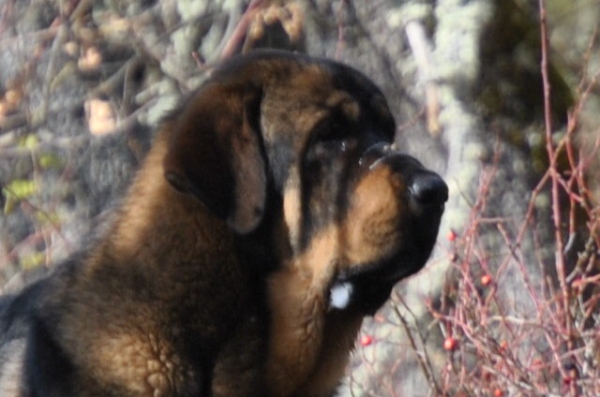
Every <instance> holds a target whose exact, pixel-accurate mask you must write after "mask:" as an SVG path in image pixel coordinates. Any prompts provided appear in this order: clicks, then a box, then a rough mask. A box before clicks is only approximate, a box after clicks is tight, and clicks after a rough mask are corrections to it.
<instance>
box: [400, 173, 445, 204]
mask: <svg viewBox="0 0 600 397" xmlns="http://www.w3.org/2000/svg"><path fill="white" fill-rule="evenodd" d="M409 190H410V193H411V195H412V197H413V198H414V199H415V200H416V201H417V202H418V203H419V204H422V205H441V204H444V203H445V202H446V201H447V200H448V186H447V185H446V183H445V182H444V180H443V179H442V178H441V177H440V176H438V175H437V174H434V173H433V172H424V173H419V174H417V175H415V177H414V179H413V180H412V183H411V185H410V187H409Z"/></svg>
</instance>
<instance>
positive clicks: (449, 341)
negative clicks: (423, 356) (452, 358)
mask: <svg viewBox="0 0 600 397" xmlns="http://www.w3.org/2000/svg"><path fill="white" fill-rule="evenodd" d="M457 346H458V341H457V340H456V339H454V338H453V337H451V336H449V337H447V338H446V340H444V349H445V350H447V351H449V352H451V351H454V350H455V349H456V347H457Z"/></svg>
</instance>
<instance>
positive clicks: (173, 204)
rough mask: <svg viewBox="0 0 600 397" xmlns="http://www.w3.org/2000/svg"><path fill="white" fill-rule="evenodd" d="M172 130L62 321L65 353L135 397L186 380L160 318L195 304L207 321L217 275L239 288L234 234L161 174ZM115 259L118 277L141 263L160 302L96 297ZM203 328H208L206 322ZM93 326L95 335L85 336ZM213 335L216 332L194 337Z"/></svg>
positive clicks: (128, 294)
mask: <svg viewBox="0 0 600 397" xmlns="http://www.w3.org/2000/svg"><path fill="white" fill-rule="evenodd" d="M169 133H170V131H169V126H168V125H167V126H166V127H165V129H164V130H163V131H162V132H161V133H160V134H159V135H158V137H157V139H156V142H155V143H154V146H153V148H152V150H151V152H150V153H149V154H148V157H147V159H146V161H145V163H144V166H143V167H142V169H141V170H140V172H139V174H138V177H137V179H136V181H135V183H134V185H133V186H132V189H131V191H130V193H129V195H128V199H127V201H126V203H125V205H124V207H123V209H122V213H121V215H120V217H119V219H118V220H117V222H116V223H115V225H114V227H113V230H112V231H111V232H110V233H109V234H108V236H109V237H108V239H107V240H105V241H104V242H103V243H102V244H101V245H100V246H99V247H98V248H97V249H96V250H94V251H93V252H92V254H91V258H90V260H89V261H88V264H87V266H86V267H85V270H86V273H85V276H86V277H85V278H82V279H79V280H78V281H77V284H76V285H75V286H74V290H73V292H72V294H73V297H74V298H73V302H72V305H71V311H70V312H68V313H67V314H66V317H65V321H64V323H63V324H62V338H63V340H64V346H65V347H67V348H68V349H70V351H69V353H70V354H71V355H72V356H73V357H74V358H75V360H76V364H77V365H79V366H81V367H83V368H86V369H87V370H88V371H89V373H90V374H92V376H93V377H94V378H95V379H97V380H100V381H102V380H106V381H111V382H115V381H117V382H118V383H120V384H122V385H126V387H127V390H128V391H129V392H132V393H138V394H137V395H147V396H163V395H172V394H173V393H176V392H177V389H178V387H179V386H178V385H180V384H182V383H183V382H185V381H190V379H188V373H189V372H190V368H188V367H187V366H186V364H185V363H182V362H181V361H180V360H179V358H178V357H177V356H176V355H174V354H173V351H172V347H171V346H170V345H169V344H168V343H165V341H166V340H172V339H175V338H177V332H178V330H177V329H176V328H170V327H168V321H165V316H168V315H169V313H170V312H171V311H172V310H173V309H175V308H177V307H185V306H186V305H195V304H196V300H198V299H201V301H206V302H211V304H210V305H209V306H212V307H214V309H212V308H211V307H206V308H205V309H206V312H207V316H211V310H220V308H219V309H217V307H219V296H215V295H213V294H212V293H211V292H210V291H211V290H212V288H211V286H210V285H204V284H205V283H206V284H208V283H213V282H214V280H216V279H217V277H219V276H217V274H215V273H219V274H224V275H225V274H226V275H227V277H228V280H227V283H228V284H229V285H230V286H231V287H233V286H235V288H239V286H240V285H243V280H242V278H241V275H240V272H239V270H237V266H236V262H235V259H234V258H233V257H232V253H231V248H230V247H231V243H230V240H231V237H230V234H229V233H228V232H227V230H226V229H225V228H224V227H223V224H222V222H220V221H219V220H217V219H216V218H215V217H214V216H212V215H210V214H208V213H207V212H206V210H205V209H203V208H202V206H201V205H200V204H199V203H198V202H197V200H196V199H194V198H193V197H191V196H189V195H184V194H181V193H179V192H177V191H175V190H174V189H173V188H172V187H171V186H170V185H169V183H168V182H167V181H166V180H165V179H164V178H162V177H161V176H162V174H163V171H162V161H163V159H164V155H165V153H166V139H167V137H168V135H169ZM141 247H143V249H141ZM172 252H177V253H178V255H177V256H173V255H172ZM217 256H218V257H219V258H220V261H222V264H223V265H225V264H228V265H227V266H226V267H224V268H221V269H214V266H211V262H212V261H213V260H214V259H213V258H215V257H217ZM134 258H135V259H136V261H133V259H134ZM223 258H229V259H228V260H223ZM113 261H114V262H115V268H114V269H113V270H114V271H115V272H119V271H121V268H123V272H127V271H128V270H127V269H126V268H127V267H128V266H131V265H132V264H134V263H144V264H145V266H146V268H145V269H144V271H145V272H150V273H154V274H155V275H156V282H157V288H156V289H155V293H156V294H157V295H158V297H157V299H156V300H154V301H140V300H139V299H136V297H135V296H133V295H132V294H134V293H133V292H132V291H130V290H128V289H126V288H123V291H119V292H121V293H122V295H121V296H115V297H114V300H111V301H108V302H107V301H104V300H100V299H101V298H100V297H99V296H97V295H96V294H95V292H96V291H97V290H98V289H99V288H103V286H101V285H96V284H97V283H98V282H99V281H102V280H103V279H104V278H103V277H98V276H97V274H98V272H102V271H106V266H107V263H111V262H113ZM170 262H176V264H173V265H170ZM186 264H189V265H190V267H188V268H186ZM170 266H177V267H179V269H178V273H175V272H168V273H165V272H164V270H163V268H169V267H170ZM205 280H206V281H205ZM159 284H160V288H158V287H159ZM231 287H228V288H231ZM104 288H106V286H104ZM190 291H200V292H202V291H206V292H205V294H206V295H205V296H204V297H201V296H200V297H198V296H195V297H193V298H192V296H190ZM190 299H193V300H194V301H190ZM231 309H232V310H235V308H231ZM199 315H200V316H202V313H199ZM104 316H106V318H104ZM115 319H116V320H117V321H115ZM119 319H120V322H119ZM206 323H208V324H210V318H209V317H207V318H206ZM190 326H194V325H193V324H190ZM91 329H93V330H95V331H94V332H93V333H90V332H89V330H91ZM217 332H219V328H215V329H210V328H209V329H203V330H201V332H199V333H200V334H207V333H209V334H210V333H217ZM207 336H208V337H214V338H215V339H218V338H219V337H218V335H207Z"/></svg>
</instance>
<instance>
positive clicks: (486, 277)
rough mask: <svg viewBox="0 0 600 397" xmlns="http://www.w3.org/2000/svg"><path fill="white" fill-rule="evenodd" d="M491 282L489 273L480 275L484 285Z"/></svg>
mask: <svg viewBox="0 0 600 397" xmlns="http://www.w3.org/2000/svg"><path fill="white" fill-rule="evenodd" d="M491 283H492V276H490V275H489V274H486V275H484V276H482V277H481V284H482V285H483V286H484V287H487V286H488V285H490V284H491Z"/></svg>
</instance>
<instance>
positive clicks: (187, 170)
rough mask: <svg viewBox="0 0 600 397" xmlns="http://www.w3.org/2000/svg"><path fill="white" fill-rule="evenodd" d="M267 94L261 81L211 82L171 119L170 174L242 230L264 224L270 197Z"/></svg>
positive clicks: (182, 187) (167, 168)
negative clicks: (264, 122)
mask: <svg viewBox="0 0 600 397" xmlns="http://www.w3.org/2000/svg"><path fill="white" fill-rule="evenodd" d="M261 97H262V94H261V90H260V89H259V88H257V87H245V86H242V85H235V86H228V85H225V84H220V83H213V84H209V85H208V86H205V87H204V88H202V89H201V90H200V91H199V92H198V93H197V94H196V95H195V96H194V97H192V98H191V100H190V101H188V103H187V104H186V105H185V106H184V108H183V112H182V113H180V114H177V115H176V116H175V117H178V118H174V119H172V121H171V123H169V124H170V125H171V126H173V127H171V128H174V129H175V130H174V131H172V132H171V133H172V137H171V140H170V145H169V150H168V152H167V155H166V157H165V162H164V169H165V177H166V178H167V180H168V181H169V182H170V183H171V184H172V185H173V186H174V187H175V188H177V189H178V190H180V191H183V192H187V193H192V194H194V195H196V196H197V197H198V198H199V199H200V200H201V201H202V203H204V205H205V207H206V208H207V209H208V210H209V211H211V212H212V213H214V214H215V215H217V216H219V217H221V218H223V219H225V220H226V221H227V223H228V224H229V225H230V227H232V228H233V229H234V230H235V231H236V232H238V233H242V234H244V233H248V232H251V231H252V230H254V229H255V228H256V227H257V226H258V224H259V222H260V220H261V219H262V214H263V212H264V206H265V199H266V188H267V187H266V184H267V181H266V179H267V178H266V169H265V168H266V165H265V161H264V157H263V149H262V143H261V138H260V131H259V129H260V103H261Z"/></svg>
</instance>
